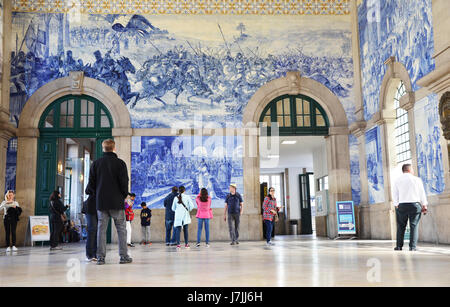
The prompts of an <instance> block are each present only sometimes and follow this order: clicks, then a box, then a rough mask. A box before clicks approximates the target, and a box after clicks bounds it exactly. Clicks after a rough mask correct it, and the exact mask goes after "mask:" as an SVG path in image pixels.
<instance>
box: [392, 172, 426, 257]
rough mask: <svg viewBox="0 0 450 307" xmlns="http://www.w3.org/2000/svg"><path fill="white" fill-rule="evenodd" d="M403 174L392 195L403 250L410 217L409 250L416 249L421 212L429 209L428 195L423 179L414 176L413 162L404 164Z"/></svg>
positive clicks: (398, 248) (399, 240)
mask: <svg viewBox="0 0 450 307" xmlns="http://www.w3.org/2000/svg"><path fill="white" fill-rule="evenodd" d="M402 172H403V174H402V175H401V176H400V177H398V178H397V180H396V181H395V182H394V184H393V187H392V196H393V201H394V206H395V208H396V210H395V211H396V215H397V247H395V250H402V247H403V240H404V236H405V229H406V224H407V222H408V219H409V227H410V239H409V250H410V251H415V250H416V246H417V240H418V237H419V227H418V226H419V221H420V216H421V213H422V212H424V213H426V211H427V205H428V201H427V196H426V194H425V189H424V188H423V183H422V180H421V179H420V178H419V177H416V176H414V171H413V168H412V166H411V164H404V165H403V166H402Z"/></svg>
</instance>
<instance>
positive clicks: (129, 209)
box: [125, 193, 136, 247]
mask: <svg viewBox="0 0 450 307" xmlns="http://www.w3.org/2000/svg"><path fill="white" fill-rule="evenodd" d="M135 198H136V194H134V193H131V194H129V195H128V197H127V198H126V199H125V217H126V220H127V222H126V226H127V244H128V246H129V247H134V244H133V243H132V242H131V222H132V221H133V220H134V212H133V204H134V200H135Z"/></svg>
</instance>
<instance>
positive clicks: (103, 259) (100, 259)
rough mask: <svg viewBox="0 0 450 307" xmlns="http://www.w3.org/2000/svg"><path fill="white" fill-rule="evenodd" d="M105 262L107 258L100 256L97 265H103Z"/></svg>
mask: <svg viewBox="0 0 450 307" xmlns="http://www.w3.org/2000/svg"><path fill="white" fill-rule="evenodd" d="M103 264H105V258H98V259H97V265H103Z"/></svg>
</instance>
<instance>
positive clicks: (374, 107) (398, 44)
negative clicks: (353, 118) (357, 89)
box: [358, 0, 435, 120]
mask: <svg viewBox="0 0 450 307" xmlns="http://www.w3.org/2000/svg"><path fill="white" fill-rule="evenodd" d="M358 22H359V38H360V56H361V76H362V91H363V97H364V112H365V114H364V116H365V119H366V120H369V119H370V118H371V117H372V115H373V114H375V112H377V111H378V109H379V95H380V88H381V83H382V80H383V77H384V75H385V73H386V65H384V62H385V61H386V60H387V59H388V58H389V57H391V56H395V58H396V60H397V61H398V62H401V63H402V64H403V65H404V66H405V67H406V69H407V71H408V73H409V76H410V78H411V82H412V86H413V90H414V91H415V90H417V89H418V86H417V85H416V81H417V80H419V79H420V78H421V77H423V76H425V75H426V74H428V73H429V72H431V71H432V70H433V69H434V66H435V64H434V60H433V58H432V57H433V52H434V40H433V28H432V25H433V24H432V14H431V0H408V1H404V0H384V1H379V0H363V2H362V4H361V5H360V6H359V8H358Z"/></svg>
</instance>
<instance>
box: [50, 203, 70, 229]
mask: <svg viewBox="0 0 450 307" xmlns="http://www.w3.org/2000/svg"><path fill="white" fill-rule="evenodd" d="M50 205H51V206H52V209H53V211H54V212H56V213H57V212H58V211H56V209H55V207H54V205H53V200H51V201H50ZM66 221H67V218H66V214H65V213H63V214H61V222H63V224H64V223H65V222H66Z"/></svg>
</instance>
